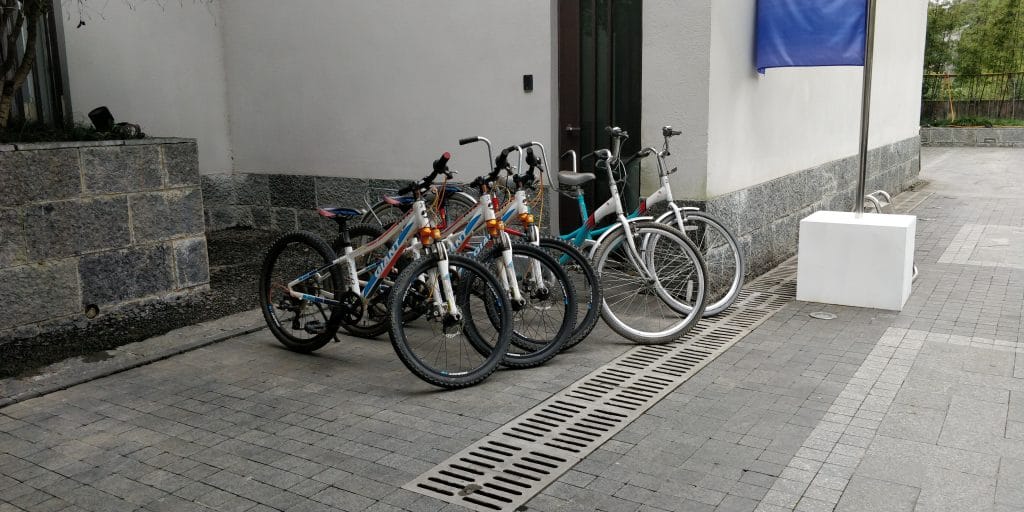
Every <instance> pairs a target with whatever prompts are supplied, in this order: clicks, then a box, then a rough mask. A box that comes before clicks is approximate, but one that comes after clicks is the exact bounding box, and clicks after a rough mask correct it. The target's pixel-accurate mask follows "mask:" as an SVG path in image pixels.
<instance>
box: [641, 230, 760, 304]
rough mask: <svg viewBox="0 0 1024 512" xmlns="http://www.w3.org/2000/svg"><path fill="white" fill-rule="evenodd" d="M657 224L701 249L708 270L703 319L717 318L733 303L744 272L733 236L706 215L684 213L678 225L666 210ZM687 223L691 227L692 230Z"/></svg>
mask: <svg viewBox="0 0 1024 512" xmlns="http://www.w3.org/2000/svg"><path fill="white" fill-rule="evenodd" d="M657 222H660V223H662V224H667V225H669V226H673V227H677V228H679V229H680V230H681V231H683V233H684V234H686V236H687V238H689V239H690V241H692V242H693V243H694V244H695V245H696V246H697V248H698V249H699V250H700V252H701V256H702V257H703V258H704V263H705V265H707V268H708V299H707V301H706V302H707V305H706V306H705V307H704V316H705V317H710V316H715V315H718V314H720V313H722V312H723V311H725V310H726V309H728V308H729V306H731V305H732V304H733V303H734V302H736V299H737V298H738V297H739V295H740V292H741V291H742V290H743V279H744V276H745V274H746V270H747V267H746V258H745V257H744V255H743V249H742V247H741V246H740V243H739V241H738V240H737V239H736V236H735V235H733V234H732V232H731V231H730V230H729V229H728V228H726V227H725V225H723V224H722V223H721V222H719V221H718V219H716V218H715V217H714V216H712V215H711V214H709V213H707V212H686V215H685V220H684V221H683V225H681V226H680V225H678V223H677V222H676V219H675V215H674V213H673V212H672V211H671V210H669V211H668V212H665V213H664V214H662V215H661V216H659V217H658V218H657ZM687 224H692V225H693V228H694V229H690V228H689V227H688V226H687ZM702 226H703V227H702ZM709 233H711V235H709Z"/></svg>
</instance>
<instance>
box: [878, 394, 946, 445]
mask: <svg viewBox="0 0 1024 512" xmlns="http://www.w3.org/2000/svg"><path fill="white" fill-rule="evenodd" d="M945 418H946V411H945V410H940V409H932V408H928V407H918V406H916V405H910V404H901V403H896V404H893V406H892V408H890V410H889V412H888V413H887V414H886V416H885V418H884V419H883V420H882V421H881V423H880V424H879V426H878V434H880V435H884V436H889V437H894V438H898V439H907V440H910V441H919V442H922V443H929V444H934V443H936V442H937V441H938V440H939V434H940V433H941V431H942V425H943V422H944V421H945Z"/></svg>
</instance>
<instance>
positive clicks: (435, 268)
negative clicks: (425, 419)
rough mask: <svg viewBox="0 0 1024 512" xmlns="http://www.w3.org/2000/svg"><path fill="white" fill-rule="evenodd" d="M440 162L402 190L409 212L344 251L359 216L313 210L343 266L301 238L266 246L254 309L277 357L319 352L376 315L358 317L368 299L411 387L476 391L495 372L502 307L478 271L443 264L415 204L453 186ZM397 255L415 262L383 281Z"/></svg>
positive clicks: (295, 235)
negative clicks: (367, 260)
mask: <svg viewBox="0 0 1024 512" xmlns="http://www.w3.org/2000/svg"><path fill="white" fill-rule="evenodd" d="M449 158H450V155H449V154H448V153H445V154H443V155H442V156H441V158H439V159H438V160H436V161H435V162H434V164H433V171H432V172H431V173H430V174H429V175H428V176H426V177H425V178H423V179H421V180H419V181H417V182H414V183H413V184H411V185H409V186H407V187H404V188H403V189H402V191H401V192H402V193H403V194H412V196H413V198H414V200H413V203H412V206H411V208H410V209H409V211H408V212H407V213H406V214H405V216H404V217H403V218H402V219H401V220H400V221H399V222H397V223H395V224H394V225H393V226H392V227H391V228H390V229H388V230H387V231H386V232H385V233H384V235H383V236H381V237H379V238H377V239H376V240H373V241H372V242H370V243H368V244H366V245H364V246H362V247H359V248H353V247H352V245H351V241H350V240H348V237H347V235H348V230H347V229H346V227H347V226H346V224H347V221H348V220H351V219H353V218H355V217H358V216H360V215H362V212H360V211H359V210H354V209H350V208H333V209H323V210H321V214H322V215H324V216H327V217H330V218H334V219H335V220H338V221H339V226H340V228H341V230H342V245H343V253H344V254H343V255H342V256H337V255H336V254H335V252H334V250H333V249H332V248H331V247H330V246H328V245H327V243H326V242H325V241H323V240H322V239H320V238H319V237H317V236H316V235H313V234H312V233H309V232H304V231H296V232H292V233H287V234H285V235H282V236H281V237H280V238H278V240H277V241H275V242H274V243H273V244H272V245H271V247H270V249H269V250H268V251H267V254H266V256H265V258H264V262H263V267H262V271H261V273H260V283H259V287H260V288H259V300H260V309H261V311H262V312H263V315H264V319H265V320H266V322H267V325H268V326H269V328H270V331H271V333H273V334H274V336H275V337H276V338H277V339H278V340H279V341H280V342H281V343H282V344H283V345H284V346H285V347H287V348H288V349H291V350H293V351H296V352H303V353H308V352H312V351H315V350H317V349H319V348H321V347H323V346H324V345H326V344H327V343H328V342H329V341H330V340H331V339H332V338H334V336H335V333H336V332H337V330H338V328H339V327H340V326H341V325H345V324H353V323H356V322H358V321H359V320H361V319H362V318H363V317H364V316H365V315H368V314H377V315H380V314H381V312H380V310H378V311H377V312H376V313H371V310H370V309H369V308H367V305H368V304H372V303H373V302H372V301H371V298H373V300H375V301H380V300H385V301H386V303H387V308H386V309H385V310H384V312H383V314H385V315H386V318H383V317H382V318H378V319H377V320H380V321H385V320H386V322H387V324H388V332H389V336H390V339H391V344H392V347H393V348H394V350H395V353H396V354H397V355H398V357H399V359H400V360H401V361H402V363H403V364H404V365H405V366H406V368H408V369H409V370H410V371H411V372H412V373H413V374H415V375H416V376H417V377H419V378H421V379H423V380H424V381H426V382H428V383H430V384H433V385H435V386H439V387H444V388H448V389H454V388H461V387H466V386H470V385H474V384H477V383H479V382H481V381H483V380H484V379H486V378H487V377H488V376H489V375H490V374H491V373H493V372H494V370H495V369H496V368H497V365H498V364H499V363H500V362H501V360H502V358H503V355H504V354H505V353H506V352H507V350H508V347H509V343H510V342H511V334H512V308H511V304H510V303H509V301H508V300H507V299H506V296H505V293H504V290H503V289H502V287H501V284H500V283H499V282H498V280H497V278H496V277H495V276H494V275H492V274H491V273H490V272H489V271H488V270H487V269H486V268H485V267H484V266H483V265H482V264H480V263H479V262H477V261H475V260H473V259H471V258H467V257H464V256H460V255H450V254H448V251H447V248H446V247H445V244H443V243H439V242H440V241H441V233H440V230H439V229H437V228H436V227H434V226H432V225H431V222H430V217H429V215H428V212H427V209H426V205H425V203H424V201H423V195H424V193H425V192H426V191H427V190H428V189H429V187H430V186H431V184H432V183H433V181H434V180H435V179H436V178H437V176H438V175H440V174H444V175H445V176H448V177H450V176H452V172H451V171H450V170H449V169H448V166H447V162H448V160H449ZM388 242H392V243H391V245H390V247H389V249H388V250H387V253H386V254H385V256H384V258H383V259H382V260H380V261H379V262H377V263H376V264H372V265H369V266H366V267H363V268H360V267H359V266H357V264H356V260H357V259H358V258H361V257H364V256H366V255H368V254H370V253H371V252H372V251H374V250H375V249H377V248H379V247H382V246H384V245H385V244H387V243H388ZM292 249H294V251H292ZM406 251H412V252H416V253H418V254H420V255H421V257H420V258H418V259H416V260H415V261H413V262H411V263H410V264H409V265H408V266H407V267H406V268H405V269H404V270H402V271H401V273H400V274H399V275H398V277H397V279H395V280H394V281H391V276H392V274H391V271H392V269H393V268H394V267H395V265H396V264H397V263H398V262H399V259H400V257H401V255H402V253H403V252H406ZM296 276H297V277H296ZM325 308H326V309H325ZM421 318H422V319H423V321H417V320H419V319H421ZM424 327H427V328H424ZM467 345H468V347H467Z"/></svg>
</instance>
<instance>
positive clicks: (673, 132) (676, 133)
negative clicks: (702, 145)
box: [669, 130, 683, 136]
mask: <svg viewBox="0 0 1024 512" xmlns="http://www.w3.org/2000/svg"><path fill="white" fill-rule="evenodd" d="M669 134H670V135H673V136H675V135H682V134H683V132H681V131H679V130H670V131H669Z"/></svg>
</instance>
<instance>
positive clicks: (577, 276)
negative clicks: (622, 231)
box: [494, 141, 603, 350]
mask: <svg viewBox="0 0 1024 512" xmlns="http://www.w3.org/2000/svg"><path fill="white" fill-rule="evenodd" d="M534 147H536V148H538V149H539V150H540V153H541V158H542V159H543V160H546V158H547V157H546V153H545V150H544V145H543V144H541V143H540V142H536V141H529V142H525V143H523V144H519V145H515V146H509V147H507V148H505V149H503V150H502V151H501V152H500V153H499V154H498V157H497V158H496V159H495V161H494V168H495V171H496V172H500V171H505V172H506V173H507V175H508V182H509V185H508V188H509V189H510V191H511V192H512V193H511V195H510V196H511V198H510V199H509V200H508V201H506V202H505V204H504V205H503V206H502V207H501V211H500V212H499V217H500V218H501V220H502V222H504V223H505V232H507V233H509V234H510V235H512V236H518V237H520V238H521V239H523V240H526V241H527V243H529V244H531V245H534V246H537V247H540V248H541V249H544V250H545V251H547V252H548V253H549V254H551V255H552V256H553V257H555V259H556V260H558V263H559V265H561V266H562V268H564V269H565V271H566V273H568V274H569V275H570V277H571V278H572V283H573V286H574V287H575V289H576V295H577V297H578V298H579V299H580V300H579V301H578V306H577V309H576V311H577V314H576V327H575V328H574V329H573V332H572V337H571V338H570V339H569V341H568V342H566V344H565V347H564V348H563V350H566V349H569V348H571V347H574V346H576V345H577V344H579V343H580V342H581V341H583V340H584V339H585V338H586V337H587V336H588V335H589V334H590V333H591V331H593V329H594V327H595V326H596V325H597V320H598V318H599V317H600V314H601V301H602V299H603V293H602V290H601V283H600V281H599V280H598V278H597V272H596V271H595V270H594V267H593V266H592V265H591V264H590V261H589V260H588V259H587V257H586V256H584V255H583V253H582V252H580V251H579V249H577V248H576V247H574V246H572V245H571V244H569V243H567V242H565V241H563V240H561V239H559V238H555V237H551V236H541V234H540V227H538V226H537V224H536V222H535V217H534V215H533V213H532V212H531V210H530V205H529V203H528V201H527V190H531V189H532V190H536V188H537V187H536V185H537V184H540V187H541V189H540V194H539V196H540V201H541V202H542V203H541V204H543V201H544V194H543V187H544V182H543V181H542V180H541V179H539V178H537V175H536V172H535V170H536V169H537V168H541V169H542V170H543V167H541V165H540V162H541V160H538V159H537V157H536V155H535V154H534V152H533V148H534ZM524 149H525V150H526V151H525V155H524V151H523V150H524ZM513 151H515V152H516V153H517V154H518V157H519V162H518V166H516V167H515V168H513V167H512V165H511V164H510V162H509V160H508V157H509V155H510V154H511V153H512V152H513ZM524 157H525V163H526V165H523V164H524ZM544 176H545V177H547V174H546V173H545V174H544ZM542 213H543V210H542ZM514 221H518V222H519V224H520V225H521V228H522V229H521V230H518V229H515V228H514V227H512V226H511V225H510V223H512V222H514Z"/></svg>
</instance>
